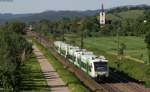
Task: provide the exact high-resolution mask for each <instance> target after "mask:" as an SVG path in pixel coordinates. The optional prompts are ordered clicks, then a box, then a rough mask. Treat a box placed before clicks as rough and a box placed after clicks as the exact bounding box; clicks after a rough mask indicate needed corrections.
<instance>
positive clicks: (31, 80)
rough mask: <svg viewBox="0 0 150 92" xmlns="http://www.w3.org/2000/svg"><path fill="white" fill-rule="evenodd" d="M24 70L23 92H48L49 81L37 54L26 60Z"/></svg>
mask: <svg viewBox="0 0 150 92" xmlns="http://www.w3.org/2000/svg"><path fill="white" fill-rule="evenodd" d="M23 70H24V74H23V75H22V76H23V84H22V90H21V92H48V86H47V82H46V80H45V78H44V76H43V74H42V71H41V68H40V64H39V63H38V61H37V59H36V57H35V55H33V54H32V56H31V57H30V58H29V59H28V60H26V62H25V65H24V68H23Z"/></svg>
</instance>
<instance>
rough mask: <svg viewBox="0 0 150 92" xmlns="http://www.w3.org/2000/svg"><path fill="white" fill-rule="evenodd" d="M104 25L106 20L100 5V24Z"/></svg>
mask: <svg viewBox="0 0 150 92" xmlns="http://www.w3.org/2000/svg"><path fill="white" fill-rule="evenodd" d="M105 23H106V19H105V10H104V6H103V4H102V8H101V10H100V24H101V25H104V24H105Z"/></svg>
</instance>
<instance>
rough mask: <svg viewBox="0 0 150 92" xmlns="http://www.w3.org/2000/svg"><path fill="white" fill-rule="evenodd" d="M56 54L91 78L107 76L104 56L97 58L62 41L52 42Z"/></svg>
mask: <svg viewBox="0 0 150 92" xmlns="http://www.w3.org/2000/svg"><path fill="white" fill-rule="evenodd" d="M54 46H55V48H56V50H57V52H58V53H59V54H60V55H62V56H64V57H65V58H67V59H68V61H69V62H71V63H73V64H74V65H75V66H77V67H78V68H80V69H81V70H82V71H84V72H85V73H87V74H88V75H89V76H91V77H92V78H98V79H100V78H102V77H108V76H109V68H108V60H107V59H106V58H105V57H104V56H100V57H97V56H96V55H94V54H93V52H89V51H87V50H86V49H80V48H79V47H77V46H72V45H70V44H66V43H64V42H62V41H56V42H54Z"/></svg>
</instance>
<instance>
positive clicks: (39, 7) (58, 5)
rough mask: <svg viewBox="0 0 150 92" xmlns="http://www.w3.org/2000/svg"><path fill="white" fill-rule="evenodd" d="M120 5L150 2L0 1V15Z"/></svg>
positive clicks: (126, 0)
mask: <svg viewBox="0 0 150 92" xmlns="http://www.w3.org/2000/svg"><path fill="white" fill-rule="evenodd" d="M102 2H103V3H104V6H105V8H112V7H116V6H122V5H135V4H149V5H150V0H13V1H12V2H4V1H3V0H0V13H17V14H18V13H35V12H42V11H46V10H94V9H98V8H99V7H100V5H101V3H102Z"/></svg>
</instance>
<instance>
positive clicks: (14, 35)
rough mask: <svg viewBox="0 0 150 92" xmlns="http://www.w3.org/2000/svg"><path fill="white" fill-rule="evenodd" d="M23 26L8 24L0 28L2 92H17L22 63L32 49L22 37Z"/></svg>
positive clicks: (0, 80)
mask: <svg viewBox="0 0 150 92" xmlns="http://www.w3.org/2000/svg"><path fill="white" fill-rule="evenodd" d="M23 29H24V24H23V23H20V22H14V23H8V24H6V25H3V26H1V27H0V87H2V88H3V91H4V92H19V91H20V85H21V79H22V74H23V71H22V65H23V62H22V61H24V60H25V59H26V58H27V57H28V56H29V55H30V53H31V51H32V47H31V44H29V43H28V42H27V41H26V40H25V39H24V38H23V37H22V33H23Z"/></svg>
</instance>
